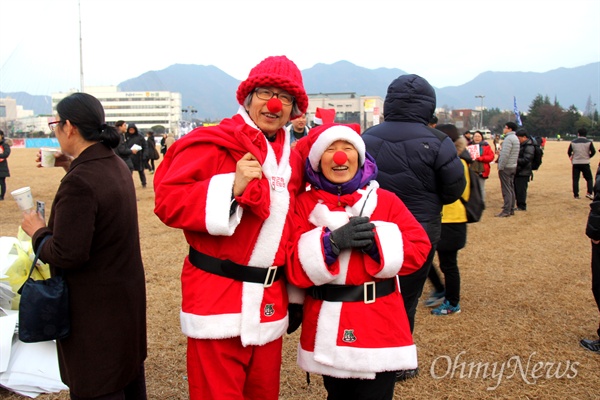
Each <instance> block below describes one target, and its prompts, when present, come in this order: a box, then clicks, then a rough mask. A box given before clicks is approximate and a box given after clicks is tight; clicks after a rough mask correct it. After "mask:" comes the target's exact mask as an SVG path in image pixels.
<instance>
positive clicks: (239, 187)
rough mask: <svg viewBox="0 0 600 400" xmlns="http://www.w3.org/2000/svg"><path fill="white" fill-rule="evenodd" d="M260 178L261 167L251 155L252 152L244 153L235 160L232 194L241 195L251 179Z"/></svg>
mask: <svg viewBox="0 0 600 400" xmlns="http://www.w3.org/2000/svg"><path fill="white" fill-rule="evenodd" d="M261 178H262V167H261V166H260V163H259V162H258V160H257V159H256V157H254V156H253V155H252V153H246V154H244V156H243V157H242V158H241V159H240V160H239V161H238V162H237V164H236V167H235V180H234V181H233V195H234V196H241V195H242V193H244V190H246V187H247V186H248V184H249V183H250V181H251V180H252V179H261Z"/></svg>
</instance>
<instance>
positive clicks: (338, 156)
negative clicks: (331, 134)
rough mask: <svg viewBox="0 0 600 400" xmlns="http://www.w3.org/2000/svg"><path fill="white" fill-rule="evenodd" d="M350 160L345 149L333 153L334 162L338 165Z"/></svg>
mask: <svg viewBox="0 0 600 400" xmlns="http://www.w3.org/2000/svg"><path fill="white" fill-rule="evenodd" d="M346 161H348V156H347V155H346V153H344V152H343V151H336V152H335V154H334V155H333V162H334V163H336V164H337V165H344V164H346Z"/></svg>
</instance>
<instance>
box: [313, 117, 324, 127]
mask: <svg viewBox="0 0 600 400" xmlns="http://www.w3.org/2000/svg"><path fill="white" fill-rule="evenodd" d="M313 122H314V123H315V124H316V125H323V120H322V119H321V118H319V117H317V116H315V117H313Z"/></svg>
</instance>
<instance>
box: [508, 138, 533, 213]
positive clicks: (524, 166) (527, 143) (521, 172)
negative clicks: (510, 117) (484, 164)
mask: <svg viewBox="0 0 600 400" xmlns="http://www.w3.org/2000/svg"><path fill="white" fill-rule="evenodd" d="M516 135H517V139H519V158H518V159H517V172H516V173H515V180H514V187H515V198H516V207H513V208H514V209H515V210H517V211H527V186H529V180H530V179H531V173H532V170H531V163H532V162H533V157H534V156H535V148H534V146H533V141H532V139H531V138H530V137H528V136H527V131H526V130H525V128H519V129H517V133H516Z"/></svg>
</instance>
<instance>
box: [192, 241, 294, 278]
mask: <svg viewBox="0 0 600 400" xmlns="http://www.w3.org/2000/svg"><path fill="white" fill-rule="evenodd" d="M189 260H190V262H191V263H192V265H193V266H194V267H196V268H199V269H201V270H202V271H205V272H209V273H211V274H215V275H219V276H223V277H225V278H230V279H235V280H236V281H243V282H254V283H262V284H263V286H264V287H270V286H271V285H273V282H275V281H277V280H278V279H279V278H281V276H282V275H283V267H269V268H257V267H249V266H247V265H240V264H236V263H234V262H233V261H229V260H221V259H219V258H215V257H211V256H209V255H206V254H204V253H200V252H199V251H197V250H196V249H194V248H193V247H192V246H190V254H189Z"/></svg>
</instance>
